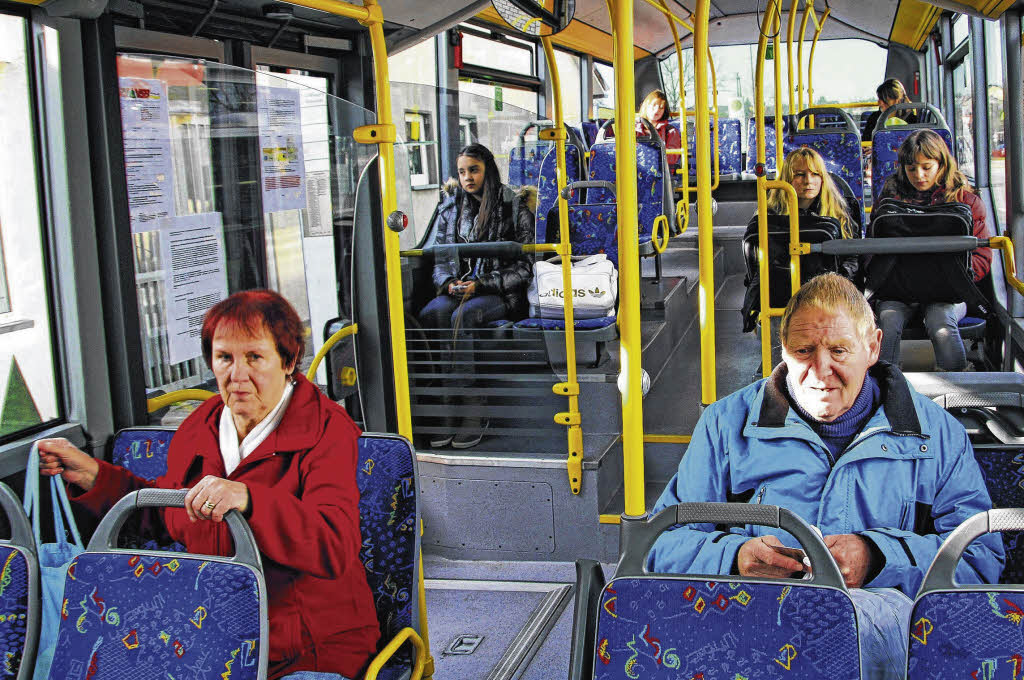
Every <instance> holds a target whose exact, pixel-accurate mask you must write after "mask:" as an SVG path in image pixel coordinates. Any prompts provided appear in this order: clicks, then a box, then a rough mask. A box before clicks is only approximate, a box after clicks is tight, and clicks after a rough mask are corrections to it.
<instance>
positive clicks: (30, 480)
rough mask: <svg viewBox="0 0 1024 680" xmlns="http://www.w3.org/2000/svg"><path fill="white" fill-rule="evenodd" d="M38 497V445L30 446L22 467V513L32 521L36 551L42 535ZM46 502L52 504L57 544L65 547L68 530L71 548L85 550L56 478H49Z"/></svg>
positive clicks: (62, 488)
mask: <svg viewBox="0 0 1024 680" xmlns="http://www.w3.org/2000/svg"><path fill="white" fill-rule="evenodd" d="M39 498H40V495H39V445H38V444H36V443H33V444H32V448H31V449H30V450H29V454H28V464H27V465H26V467H25V501H24V508H25V513H26V514H27V515H28V516H29V518H30V519H31V520H32V534H33V536H35V540H36V547H38V546H40V545H42V543H43V539H42V532H41V530H40V526H39V516H40V515H41V514H42V508H41V507H40V500H39ZM50 501H51V503H52V504H53V528H54V535H55V537H56V539H57V543H65V544H66V543H68V538H67V532H68V530H70V532H71V538H72V541H71V543H73V544H74V545H75V547H77V548H79V549H81V550H85V544H84V543H83V542H82V536H81V534H80V533H79V531H78V524H76V523H75V516H74V515H73V514H72V513H71V502H70V501H69V500H68V495H67V491H66V490H65V488H64V482H63V480H61V479H60V476H59V475H56V476H53V477H50Z"/></svg>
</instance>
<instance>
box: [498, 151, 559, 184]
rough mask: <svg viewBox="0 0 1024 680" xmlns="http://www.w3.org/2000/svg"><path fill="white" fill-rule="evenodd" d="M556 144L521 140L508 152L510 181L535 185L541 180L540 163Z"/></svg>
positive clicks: (510, 182) (511, 182)
mask: <svg viewBox="0 0 1024 680" xmlns="http://www.w3.org/2000/svg"><path fill="white" fill-rule="evenodd" d="M553 147H554V145H553V144H552V143H551V142H544V141H536V140H533V141H523V140H520V141H519V143H518V144H516V146H514V147H512V149H511V151H509V153H508V183H509V184H511V185H512V186H517V187H525V186H531V187H535V186H537V185H538V184H539V182H540V164H541V161H543V160H544V156H545V155H547V153H548V151H550V150H551V149H552V148H553Z"/></svg>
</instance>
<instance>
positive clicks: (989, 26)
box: [985, 21, 1006, 228]
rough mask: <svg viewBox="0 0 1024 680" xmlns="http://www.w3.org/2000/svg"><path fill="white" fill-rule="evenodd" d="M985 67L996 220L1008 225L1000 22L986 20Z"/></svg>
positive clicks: (989, 155) (990, 178)
mask: <svg viewBox="0 0 1024 680" xmlns="http://www.w3.org/2000/svg"><path fill="white" fill-rule="evenodd" d="M985 68H986V70H987V72H988V164H989V184H990V185H991V186H992V204H993V206H994V207H995V218H996V224H998V225H999V226H1000V227H1001V228H1005V227H1006V128H1005V127H1004V123H1005V121H1004V119H1003V49H1002V41H1001V40H1000V36H999V24H997V23H995V22H992V21H986V22H985Z"/></svg>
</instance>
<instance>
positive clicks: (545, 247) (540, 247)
mask: <svg viewBox="0 0 1024 680" xmlns="http://www.w3.org/2000/svg"><path fill="white" fill-rule="evenodd" d="M523 252H524V253H557V252H558V244H557V243H526V244H524V245H523Z"/></svg>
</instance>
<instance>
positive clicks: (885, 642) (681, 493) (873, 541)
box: [649, 274, 1004, 678]
mask: <svg viewBox="0 0 1024 680" xmlns="http://www.w3.org/2000/svg"><path fill="white" fill-rule="evenodd" d="M780 334H781V340H782V347H783V363H782V364H780V365H779V366H778V367H776V369H775V371H774V372H773V373H772V375H771V376H770V377H769V378H767V379H765V380H761V381H758V382H757V383H754V384H753V385H750V386H748V387H746V388H744V389H742V390H740V391H738V392H736V393H734V394H732V395H730V396H728V397H726V398H725V399H722V400H721V401H719V402H717V403H715V404H712V405H711V406H709V407H708V409H707V411H706V412H705V413H704V415H703V416H702V417H701V419H700V422H698V423H697V428H696V431H695V432H694V434H693V439H692V441H691V442H690V445H689V448H688V449H687V452H686V455H685V456H684V457H683V460H682V461H681V462H680V464H679V470H678V472H677V473H676V475H675V476H674V477H673V478H672V480H671V481H669V483H668V487H667V488H666V489H665V491H664V493H662V495H661V498H659V499H658V502H657V504H656V505H655V507H654V512H658V511H660V510H662V509H663V508H665V507H667V506H670V505H674V504H676V503H682V502H694V501H729V502H748V503H764V504H768V505H779V506H782V507H785V508H788V509H789V510H792V511H793V512H795V513H796V514H798V515H800V516H801V517H802V518H803V519H804V520H805V521H807V522H808V523H810V524H812V525H814V526H816V527H817V528H818V529H819V530H820V531H821V533H822V536H823V538H824V542H825V545H826V546H827V547H828V549H829V551H830V552H831V553H832V556H833V557H834V558H835V561H836V564H837V565H838V566H839V569H840V571H841V572H842V574H843V577H844V578H845V580H846V584H847V586H848V587H850V588H851V589H852V590H851V591H850V593H851V596H852V597H853V599H854V604H855V605H856V607H857V612H858V619H859V623H860V625H859V628H860V631H861V663H862V667H863V671H864V677H865V678H899V677H902V674H903V671H904V664H905V655H906V645H907V630H908V628H909V617H910V609H911V600H910V598H911V597H913V596H914V595H915V594H916V593H917V590H918V588H919V587H920V585H921V581H922V579H923V578H924V574H925V572H926V570H927V569H928V567H929V565H930V564H931V562H932V559H933V558H934V557H935V553H936V552H937V551H938V549H939V546H940V545H941V544H942V541H943V540H944V539H945V537H946V536H947V535H948V534H949V532H951V531H952V530H953V529H955V528H956V527H957V526H958V525H959V524H960V523H961V522H963V521H964V520H965V519H967V518H968V517H971V516H972V515H974V514H976V513H978V512H982V511H984V510H988V509H990V508H991V507H992V501H991V499H990V498H989V495H988V492H987V491H986V489H985V483H984V480H983V478H982V476H981V470H980V469H979V468H978V464H977V462H976V461H975V459H974V455H973V450H972V448H971V443H970V440H969V439H968V437H967V432H966V431H965V430H964V428H963V427H962V426H961V425H960V424H959V423H957V422H956V420H955V419H954V418H953V417H952V416H950V415H949V414H948V413H946V412H945V411H944V410H943V409H942V408H940V407H939V406H938V405H937V404H935V403H933V402H932V401H930V400H929V399H927V398H926V397H923V396H921V395H920V394H918V393H917V392H915V391H914V390H913V388H912V387H911V386H910V385H909V383H907V380H906V378H904V377H903V374H902V373H900V372H899V370H898V369H896V368H895V367H893V366H890V365H888V364H885V363H877V361H878V353H879V347H880V342H881V336H882V332H881V331H880V330H878V329H877V328H876V326H875V321H874V316H873V315H872V313H871V308H870V307H869V306H868V304H867V302H866V301H865V300H864V296H863V295H861V293H860V292H859V291H858V290H857V289H856V288H855V287H854V286H853V284H852V283H850V282H849V281H848V280H847V279H845V278H843V277H841V276H838V275H836V274H823V275H821V276H817V277H815V278H814V279H812V280H810V281H808V282H807V283H806V284H804V286H803V287H801V289H800V290H799V291H798V292H797V294H796V295H794V296H793V298H792V299H791V300H790V302H789V305H788V306H787V307H786V311H785V314H784V315H783V317H782V324H781V329H780ZM787 546H788V547H791V548H795V547H798V544H797V543H796V541H795V539H794V538H793V537H791V536H790V535H789V534H787V533H786V532H783V531H781V530H779V529H772V528H768V527H762V526H747V527H735V528H733V529H731V530H728V531H725V530H719V529H716V527H715V526H714V525H710V524H691V525H687V526H685V527H680V528H677V529H674V530H672V531H669V532H666V533H665V534H663V535H662V536H661V537H660V538H659V539H658V541H657V543H655V545H654V548H653V549H652V550H651V555H650V559H649V561H650V567H651V569H652V571H656V572H662V573H691V574H740V575H741V576H766V577H772V578H785V577H789V576H792V575H794V572H801V571H803V570H804V569H805V567H804V565H803V564H802V563H801V562H800V561H798V560H797V559H794V556H795V554H794V553H790V554H786V553H785V552H784V551H779V550H777V548H783V547H787ZM1003 561H1004V555H1003V546H1002V541H1001V539H1000V537H999V536H998V535H994V534H989V535H986V536H984V537H982V538H980V539H978V540H977V541H975V542H974V543H973V544H972V545H971V546H970V547H969V548H968V549H967V550H966V551H965V552H964V555H963V559H962V560H961V561H960V564H959V565H958V566H957V571H956V579H957V582H958V583H961V584H964V583H994V582H996V581H998V579H999V575H1000V573H1001V572H1002V568H1003ZM865 587H866V588H865Z"/></svg>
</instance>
